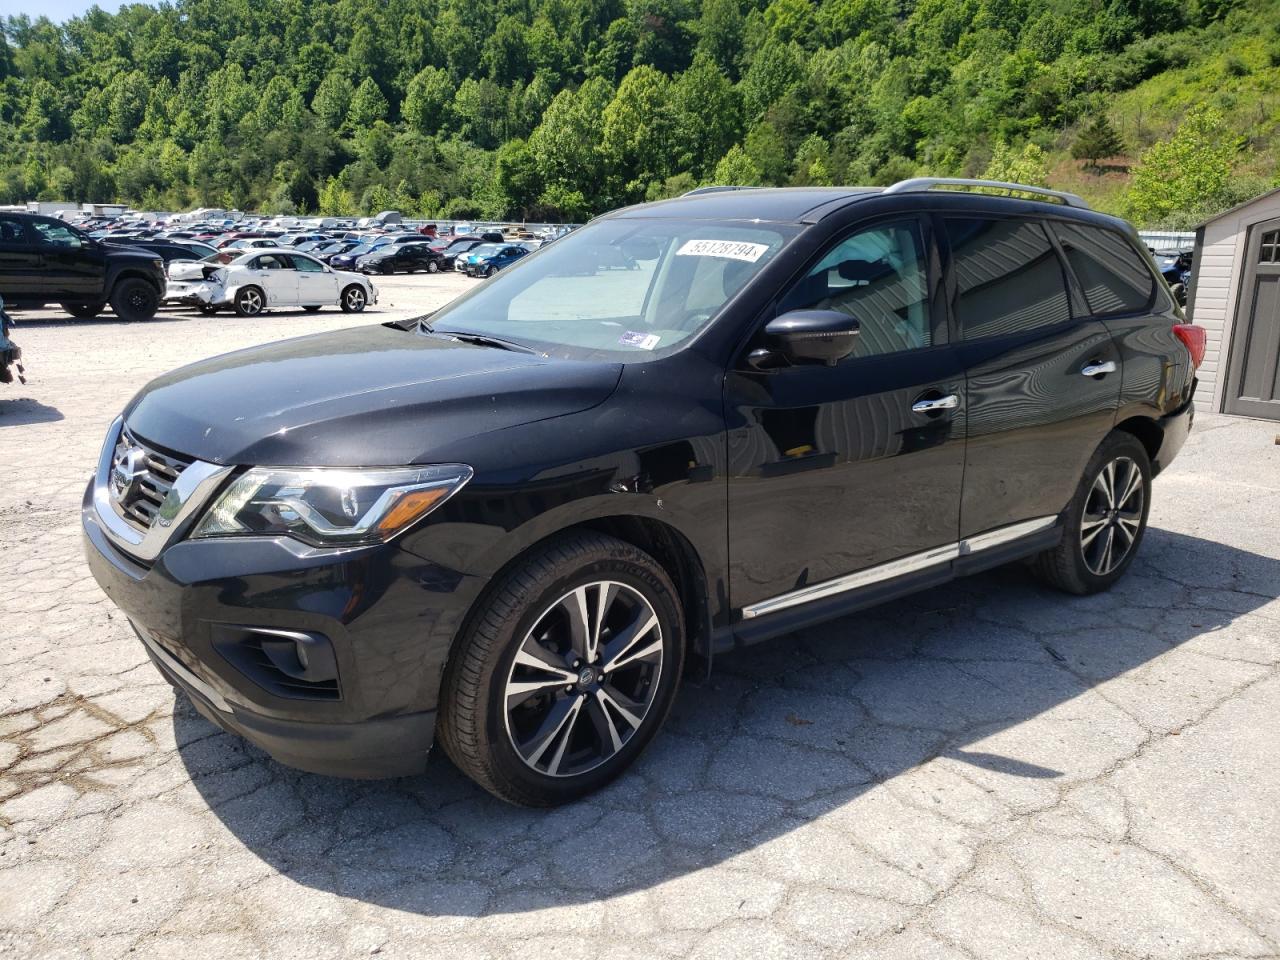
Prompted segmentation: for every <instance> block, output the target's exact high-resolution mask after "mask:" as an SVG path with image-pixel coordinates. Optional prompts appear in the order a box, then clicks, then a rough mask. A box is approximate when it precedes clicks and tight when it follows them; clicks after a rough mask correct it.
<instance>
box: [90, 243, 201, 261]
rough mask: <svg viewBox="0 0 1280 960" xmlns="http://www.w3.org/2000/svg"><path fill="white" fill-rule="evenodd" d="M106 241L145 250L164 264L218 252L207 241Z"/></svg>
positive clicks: (198, 258)
mask: <svg viewBox="0 0 1280 960" xmlns="http://www.w3.org/2000/svg"><path fill="white" fill-rule="evenodd" d="M106 242H108V243H112V244H116V245H119V246H125V247H132V248H133V249H135V250H146V251H148V252H150V253H154V254H155V255H156V256H158V257H159V258H160V259H161V260H163V261H164V262H165V263H166V264H168V263H172V262H173V261H174V260H203V259H204V258H205V257H208V256H211V255H212V254H214V253H217V252H218V251H217V250H216V249H215V248H213V247H211V246H209V245H208V244H207V243H199V242H197V241H194V240H192V241H186V242H182V243H179V242H177V241H174V240H119V241H116V240H111V241H106Z"/></svg>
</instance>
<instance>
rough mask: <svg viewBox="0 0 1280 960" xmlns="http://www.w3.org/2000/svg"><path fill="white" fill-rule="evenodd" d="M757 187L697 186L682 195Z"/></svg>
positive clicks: (697, 194) (690, 195)
mask: <svg viewBox="0 0 1280 960" xmlns="http://www.w3.org/2000/svg"><path fill="white" fill-rule="evenodd" d="M755 189H757V188H756V187H695V188H694V189H693V190H690V191H689V192H688V193H682V194H680V196H682V197H696V196H699V195H700V194H704V193H724V192H726V191H728V190H755Z"/></svg>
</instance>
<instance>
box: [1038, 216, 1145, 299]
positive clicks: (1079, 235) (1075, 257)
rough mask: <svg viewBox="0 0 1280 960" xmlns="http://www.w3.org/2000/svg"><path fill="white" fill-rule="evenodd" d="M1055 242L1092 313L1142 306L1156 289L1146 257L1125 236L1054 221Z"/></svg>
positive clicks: (1081, 225)
mask: <svg viewBox="0 0 1280 960" xmlns="http://www.w3.org/2000/svg"><path fill="white" fill-rule="evenodd" d="M1053 229H1054V231H1055V232H1056V233H1057V235H1058V242H1059V243H1061V244H1062V249H1063V250H1064V251H1065V252H1066V254H1067V262H1068V263H1070V264H1071V269H1072V271H1073V272H1074V273H1075V275H1076V279H1077V280H1079V281H1080V285H1081V286H1082V287H1083V288H1084V295H1085V298H1086V299H1087V300H1088V301H1089V310H1090V311H1091V312H1092V313H1094V314H1102V315H1106V314H1114V313H1136V312H1138V311H1140V310H1145V309H1147V307H1148V306H1149V305H1150V303H1151V297H1152V294H1153V293H1154V292H1155V278H1154V277H1153V276H1152V275H1151V270H1150V269H1148V267H1147V263H1146V260H1145V259H1143V257H1142V255H1141V254H1139V253H1138V251H1137V250H1135V249H1133V244H1131V243H1130V242H1129V241H1128V240H1127V239H1126V238H1125V237H1123V236H1121V235H1120V234H1119V233H1117V232H1115V231H1114V230H1103V229H1102V228H1100V227H1091V226H1087V225H1085V224H1081V223H1055V224H1054V225H1053Z"/></svg>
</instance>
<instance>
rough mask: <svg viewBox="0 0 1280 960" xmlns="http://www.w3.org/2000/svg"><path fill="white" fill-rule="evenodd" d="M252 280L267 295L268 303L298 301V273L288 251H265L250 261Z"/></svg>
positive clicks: (277, 303)
mask: <svg viewBox="0 0 1280 960" xmlns="http://www.w3.org/2000/svg"><path fill="white" fill-rule="evenodd" d="M249 274H250V276H251V278H252V280H251V282H253V283H255V284H257V285H258V286H260V287H261V288H262V290H263V292H264V293H266V295H267V304H268V305H270V306H279V305H283V304H291V303H297V302H298V273H297V271H296V270H294V269H293V263H292V261H291V259H290V257H289V255H288V254H287V253H263V254H260V255H258V256H257V257H254V259H253V260H251V261H250V262H249Z"/></svg>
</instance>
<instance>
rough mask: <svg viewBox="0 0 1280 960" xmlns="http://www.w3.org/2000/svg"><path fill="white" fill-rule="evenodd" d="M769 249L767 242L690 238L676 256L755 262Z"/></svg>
mask: <svg viewBox="0 0 1280 960" xmlns="http://www.w3.org/2000/svg"><path fill="white" fill-rule="evenodd" d="M768 249H769V245H768V244H765V243H744V242H742V241H740V240H690V241H688V242H687V243H685V245H684V246H683V247H681V248H680V249H679V250H677V251H676V256H677V257H725V258H727V259H729V260H745V261H747V263H755V262H756V261H757V260H759V259H760V258H761V257H762V256H764V254H765V251H767V250H768Z"/></svg>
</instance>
